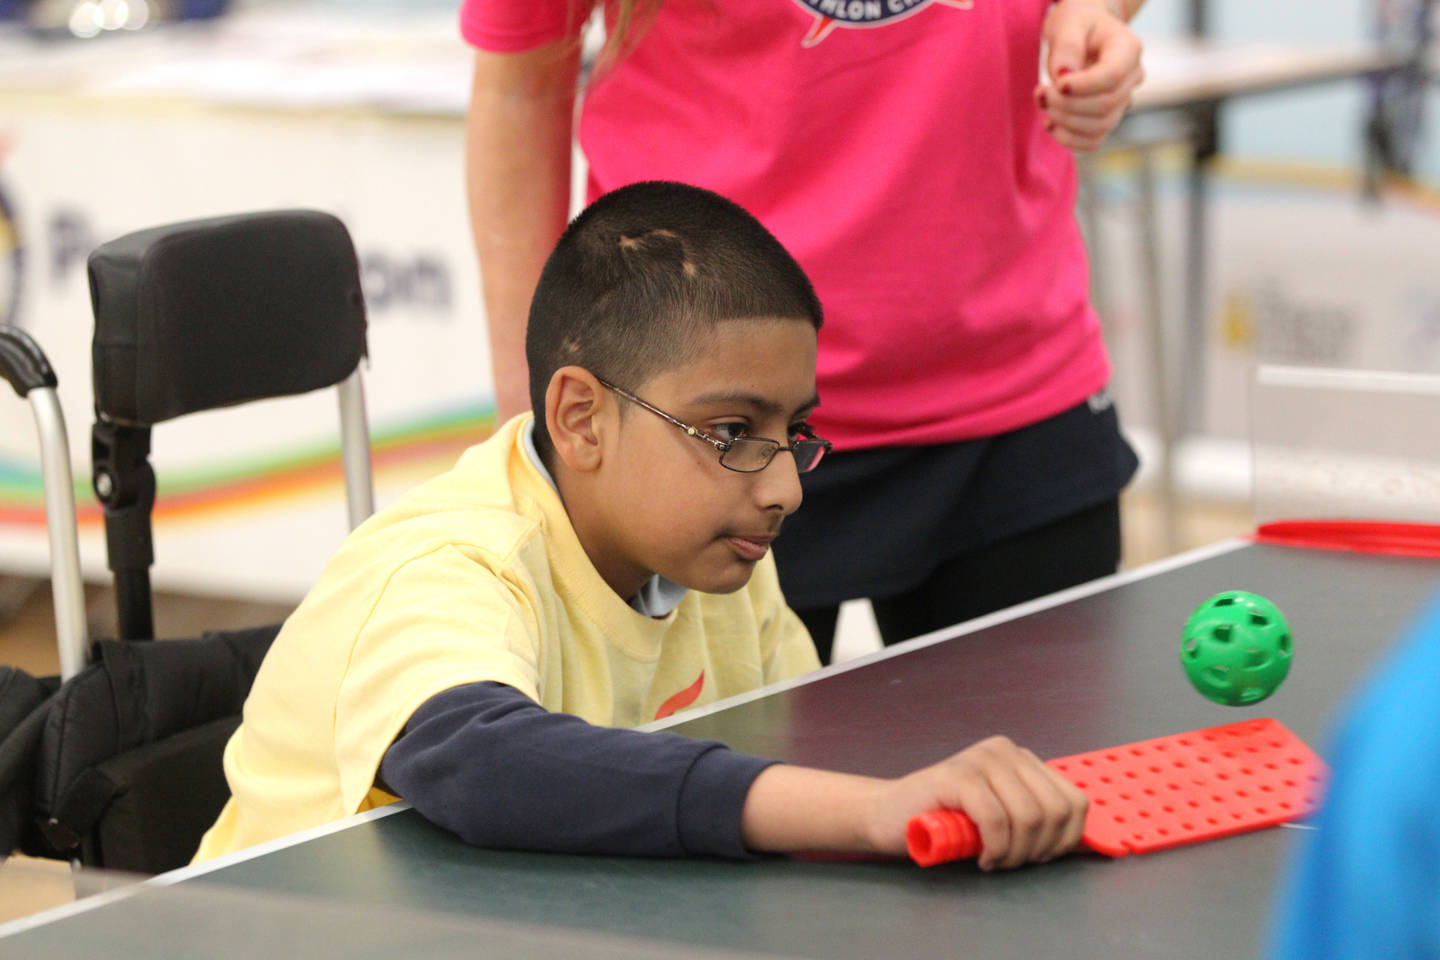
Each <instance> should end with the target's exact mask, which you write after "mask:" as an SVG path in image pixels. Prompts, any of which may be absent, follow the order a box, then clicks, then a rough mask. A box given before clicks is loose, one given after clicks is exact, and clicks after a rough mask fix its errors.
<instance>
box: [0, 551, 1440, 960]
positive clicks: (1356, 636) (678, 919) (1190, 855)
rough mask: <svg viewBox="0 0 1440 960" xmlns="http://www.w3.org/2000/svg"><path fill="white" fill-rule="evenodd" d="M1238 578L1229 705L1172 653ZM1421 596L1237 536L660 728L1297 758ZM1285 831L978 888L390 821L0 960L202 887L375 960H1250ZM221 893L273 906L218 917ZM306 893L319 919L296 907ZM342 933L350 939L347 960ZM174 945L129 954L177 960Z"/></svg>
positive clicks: (920, 746) (957, 875) (1060, 867)
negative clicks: (1276, 722) (1262, 631)
mask: <svg viewBox="0 0 1440 960" xmlns="http://www.w3.org/2000/svg"><path fill="white" fill-rule="evenodd" d="M1235 588H1239V589H1248V590H1253V591H1255V592H1257V593H1261V594H1264V595H1266V596H1268V597H1270V598H1271V599H1272V600H1274V601H1275V602H1276V603H1277V604H1278V605H1279V606H1280V608H1281V609H1282V610H1283V611H1285V613H1286V615H1287V617H1288V619H1289V620H1290V623H1291V626H1292V629H1293V634H1294V637H1295V645H1296V655H1295V661H1294V666H1293V667H1292V670H1291V675H1290V677H1289V678H1288V679H1287V680H1286V682H1285V684H1284V686H1283V687H1282V688H1281V689H1280V690H1279V691H1278V692H1277V693H1276V694H1275V695H1274V696H1273V697H1271V698H1270V699H1269V700H1266V701H1264V702H1263V703H1261V704H1259V705H1257V706H1255V707H1251V708H1244V709H1235V708H1226V707H1221V706H1218V705H1215V704H1212V703H1210V702H1209V701H1207V700H1205V699H1203V698H1202V697H1200V695H1199V694H1197V693H1195V692H1194V691H1193V690H1191V689H1190V687H1189V686H1188V683H1187V681H1186V680H1185V677H1184V675H1183V672H1182V671H1181V669H1180V666H1179V660H1178V650H1179V634H1180V629H1181V626H1182V624H1183V622H1184V620H1185V618H1186V616H1188V614H1189V612H1190V611H1191V609H1193V608H1194V606H1195V605H1196V604H1198V603H1199V602H1200V601H1202V600H1204V599H1205V598H1206V597H1208V596H1210V595H1212V594H1214V593H1217V592H1219V591H1221V590H1226V589H1235ZM1437 589H1440V563H1437V562H1435V561H1426V560H1413V559H1403V558H1383V557H1366V556H1359V555H1354V554H1342V553H1327V552H1319V551H1309V550H1296V549H1287V548H1278V547H1262V546H1245V547H1242V548H1240V549H1237V550H1235V551H1233V552H1228V553H1224V554H1221V555H1218V556H1212V557H1209V558H1206V559H1202V560H1200V561H1198V562H1195V563H1192V564H1188V565H1185V566H1182V567H1179V568H1177V569H1173V570H1169V571H1167V572H1162V573H1159V574H1157V575H1154V576H1149V577H1145V578H1143V579H1138V580H1135V581H1133V582H1128V583H1125V584H1123V585H1121V586H1118V587H1116V588H1114V589H1109V590H1105V591H1103V592H1099V593H1095V594H1093V595H1090V596H1086V597H1083V598H1081V599H1078V600H1074V601H1071V602H1068V603H1065V604H1062V605H1059V606H1054V607H1051V608H1049V609H1044V610H1041V611H1039V612H1035V613H1031V614H1029V615H1027V616H1024V617H1021V618H1019V619H1013V620H1008V621H1005V622H1001V623H998V624H995V625H992V626H989V627H986V628H984V629H982V630H979V631H975V632H969V633H965V634H964V635H961V636H956V637H954V638H952V639H947V640H944V641H943V642H934V643H929V644H928V645H917V647H916V648H914V649H909V650H907V651H905V652H904V653H902V654H900V655H897V656H886V657H883V658H881V659H878V660H875V661H874V662H870V663H868V664H865V665H863V666H860V667H857V668H854V669H844V670H832V671H830V672H827V673H825V674H822V675H820V676H819V677H818V678H817V679H816V680H815V681H813V682H810V683H805V684H802V685H799V686H796V687H793V688H791V689H787V690H783V691H781V692H778V693H774V694H772V695H769V696H766V697H763V698H760V699H756V700H753V701H750V702H747V703H743V704H740V705H738V706H734V707H731V708H729V709H725V710H722V711H719V712H716V713H713V714H711V715H708V716H703V717H700V718H698V719H694V720H691V721H689V722H685V723H681V724H678V725H677V726H675V727H674V729H676V730H679V731H680V732H683V733H687V734H691V735H694V736H702V737H715V738H718V739H721V740H724V741H726V742H728V743H730V744H731V745H732V746H735V747H736V748H739V749H742V750H748V751H752V752H755V753H761V754H766V755H772V756H777V757H780V758H783V759H787V760H792V761H796V762H802V763H809V764H817V765H823V766H827V767H832V768H835V769H842V770H850V771H855V772H863V773H870V774H880V775H893V774H899V773H902V772H905V771H908V770H910V769H913V768H915V767H917V766H920V765H923V764H926V763H929V762H931V761H934V760H936V759H939V758H941V757H943V756H945V755H947V754H948V753H950V752H952V751H953V750H955V749H958V748H960V747H962V746H964V745H966V744H968V743H970V742H972V741H974V740H976V739H978V738H980V737H983V736H985V735H988V734H991V733H996V732H1002V733H1005V734H1007V735H1009V736H1011V737H1012V738H1014V739H1015V740H1017V741H1019V742H1022V743H1024V744H1026V745H1028V746H1030V747H1031V748H1032V749H1034V750H1035V751H1036V752H1037V753H1039V754H1040V755H1041V756H1059V755H1064V754H1070V753H1078V752H1082V751H1086V750H1092V749H1097V748H1101V747H1106V746H1113V745H1117V744H1121V743H1126V742H1129V741H1134V740H1142V739H1148V738H1151V737H1156V736H1163V735H1165V734H1170V733H1177V732H1180V731H1185V730H1191V729H1195V728H1198V727H1204V726H1212V725H1215V724H1220V723H1227V722H1231V721H1234V720H1239V719H1245V718H1250V717H1257V716H1273V717H1276V718H1278V719H1280V720H1281V722H1283V723H1284V724H1285V725H1286V726H1288V727H1289V728H1290V729H1291V730H1293V731H1294V732H1295V733H1296V734H1298V735H1299V736H1300V737H1301V738H1302V739H1305V740H1306V741H1307V742H1309V743H1310V744H1311V745H1312V746H1316V747H1317V748H1318V747H1321V746H1323V743H1324V732H1325V730H1326V728H1327V725H1328V723H1329V721H1330V718H1331V715H1332V712H1333V710H1334V708H1335V707H1336V705H1337V704H1338V703H1340V702H1341V701H1342V700H1343V698H1344V696H1345V695H1346V693H1347V692H1348V691H1349V690H1350V689H1351V688H1352V687H1353V685H1354V684H1355V682H1356V681H1357V680H1358V678H1359V677H1360V676H1361V675H1362V674H1363V673H1364V672H1365V671H1366V670H1367V669H1368V667H1369V666H1370V665H1371V664H1372V663H1373V661H1374V659H1375V658H1376V656H1377V655H1378V654H1379V653H1380V652H1381V651H1382V650H1383V649H1384V648H1386V647H1387V646H1388V645H1390V644H1391V643H1392V642H1393V640H1394V639H1396V638H1397V637H1398V636H1399V635H1401V634H1402V633H1403V631H1404V629H1405V627H1406V626H1407V624H1408V623H1409V622H1410V621H1411V620H1412V618H1413V617H1414V616H1415V615H1416V614H1417V613H1418V611H1419V609H1420V608H1421V606H1422V605H1423V604H1424V602H1425V601H1426V599H1427V598H1428V597H1430V596H1431V595H1433V594H1434V593H1435V592H1436V590H1437ZM1294 836H1295V833H1294V831H1293V830H1290V829H1272V830H1263V831H1259V832H1256V833H1250V834H1245V835H1242V836H1236V837H1231V838H1227V839H1224V840H1219V841H1215V842H1211V843H1204V844H1198V845H1194V846H1188V847H1183V848H1178V849H1175V850H1170V851H1165V852H1161V853H1154V854H1148V855H1144V856H1132V857H1127V858H1124V859H1119V860H1111V859H1107V858H1104V857H1100V856H1098V855H1091V854H1082V855H1074V856H1071V857H1067V858H1064V859H1062V860H1060V861H1056V862H1053V863H1050V864H1047V865H1044V866H1039V867H1031V868H1025V869H1021V870H1018V871H1013V872H1009V873H1001V874H982V873H981V872H979V871H978V870H976V869H975V868H974V866H973V865H971V864H968V863H957V864H948V865H944V866H941V867H935V868H931V869H928V870H922V869H919V868H917V867H914V866H911V865H909V864H908V863H905V862H898V861H854V860H850V861H837V860H820V859H786V858H772V859H764V860H761V861H758V862H752V863H730V862H717V861H704V860H691V861H679V860H676V861H666V860H640V859H623V858H603V857H570V856H557V855H537V854H524V853H504V852H495V851H486V850H478V849H474V848H470V847H466V846H465V845H463V844H461V843H460V842H459V841H457V840H455V839H454V838H453V837H452V836H450V835H448V834H447V833H445V832H444V831H442V830H439V829H438V828H435V827H433V826H431V825H429V824H428V823H426V822H425V821H423V820H422V819H421V818H420V817H419V816H418V815H416V814H415V813H413V812H404V813H399V814H396V815H393V816H388V817H384V818H381V819H377V820H374V821H372V822H369V823H366V824H363V825H361V826H357V827H352V828H349V829H346V830H342V831H339V832H336V833H332V834H330V835H327V836H324V837H320V838H318V839H313V840H310V841H308V842H305V843H303V844H299V845H296V846H291V847H288V848H284V849H281V850H278V851H276V852H272V853H269V854H267V855H265V856H261V857H258V858H255V859H250V860H245V861H242V862H240V863H237V864H233V865H230V866H227V867H225V868H223V869H220V870H217V871H215V872H212V873H208V874H205V875H204V876H203V877H200V878H197V879H192V880H189V881H188V882H185V883H183V884H179V885H177V886H173V887H164V886H157V887H154V888H153V889H149V890H147V891H146V892H145V893H143V894H142V895H140V896H136V897H130V898H126V899H122V900H120V901H118V902H116V903H113V904H109V905H106V906H104V907H101V908H98V909H95V910H91V911H88V912H84V913H80V914H78V915H76V916H73V917H70V918H68V919H65V920H63V921H60V922H57V923H53V924H49V925H46V926H40V927H36V928H34V929H31V930H28V931H25V932H23V933H20V934H18V935H16V936H13V937H11V938H9V939H7V940H0V956H10V955H14V956H33V957H41V956H72V955H74V956H79V955H86V954H85V952H84V951H85V950H86V949H89V948H93V949H95V950H102V949H103V952H104V953H105V954H107V955H119V956H124V955H126V954H124V953H122V952H120V947H119V945H120V944H123V943H125V942H127V941H128V940H131V939H143V938H145V937H149V938H152V939H153V940H154V942H156V943H159V944H170V943H173V944H178V945H180V947H183V946H184V945H185V944H186V943H187V941H186V939H185V938H186V933H185V931H186V930H188V929H190V928H191V927H196V928H205V924H204V923H202V922H201V921H199V920H197V919H196V917H197V911H196V910H195V909H194V908H193V906H192V907H191V908H186V907H185V906H184V903H185V902H186V900H185V898H186V897H189V898H191V899H192V901H193V899H194V898H197V897H200V898H202V900H203V897H204V896H205V892H207V891H212V890H213V891H222V892H216V893H213V894H211V896H215V897H218V899H216V900H215V901H214V902H215V903H216V904H218V905H219V906H218V907H217V909H216V910H214V911H211V912H212V913H214V914H215V916H216V917H217V918H221V919H223V924H222V926H227V927H230V926H235V925H240V926H241V927H244V925H245V924H246V923H247V922H250V923H252V925H254V926H255V927H256V929H257V930H258V929H260V925H259V924H258V921H255V919H254V918H256V917H259V916H262V915H263V916H264V917H265V922H266V923H267V924H269V926H267V927H265V929H272V930H280V931H288V932H286V933H284V935H285V936H289V937H291V938H292V940H291V942H292V943H294V944H297V945H298V944H300V943H302V942H303V943H307V944H310V943H312V942H318V943H327V944H331V945H333V952H334V953H335V955H344V956H347V957H357V956H367V955H376V956H379V955H386V956H394V955H395V951H396V949H397V948H396V942H397V941H398V942H400V943H408V944H410V945H411V946H412V947H413V949H411V950H408V951H407V950H406V949H401V950H400V953H402V954H406V953H408V954H409V955H434V956H442V955H454V954H458V953H466V954H468V955H476V954H478V955H487V954H490V955H495V956H577V957H578V956H651V955H656V956H658V955H659V954H660V952H661V951H664V950H669V951H670V952H671V953H672V955H673V954H674V953H679V954H680V955H698V954H701V953H703V952H705V951H710V950H714V951H721V952H722V953H723V952H729V951H736V952H739V953H741V954H746V955H756V956H758V955H761V954H764V955H781V956H792V957H839V958H847V957H910V956H914V957H935V956H976V957H1026V958H1031V957H1041V956H1064V957H1105V958H1114V957H1120V956H1123V957H1197V958H1199V957H1204V958H1206V960H1209V958H1213V957H1215V956H1217V955H1218V956H1254V955H1256V954H1257V952H1258V951H1259V949H1260V945H1261V943H1262V942H1263V937H1264V933H1265V929H1266V924H1267V921H1268V918H1269V915H1270V905H1271V899H1272V896H1273V891H1274V886H1275V881H1276V877H1277V872H1278V870H1279V868H1280V865H1281V864H1282V862H1283V860H1284V856H1285V853H1286V851H1287V849H1288V847H1289V844H1290V842H1291V840H1292V839H1293V837H1294ZM223 891H229V893H228V894H225V893H223ZM227 896H233V897H238V898H239V900H240V902H241V903H242V904H248V903H250V901H251V900H257V898H264V899H265V902H270V903H274V902H277V900H276V898H279V900H278V902H280V903H286V904H289V905H288V906H287V907H285V908H283V909H278V910H277V909H274V908H272V909H268V910H267V909H265V908H264V906H263V904H261V903H259V902H258V900H257V902H256V904H255V905H253V906H250V907H248V908H247V907H239V908H235V909H233V910H229V909H226V908H224V906H223V905H224V903H225V902H226V899H225V898H226V897H227ZM167 898H174V900H175V903H174V904H173V905H168V906H167ZM247 898H250V899H248V900H247ZM297 898H298V899H297ZM307 898H318V899H319V901H323V902H324V904H331V905H320V906H316V908H315V909H313V910H302V909H300V908H298V907H297V906H296V905H295V904H297V903H301V904H303V903H305V902H308V901H307ZM333 904H339V905H340V906H333ZM337 910H338V911H340V912H339V913H337V912H336V911H337ZM200 912H201V913H203V912H205V911H200ZM167 915H168V916H170V917H172V918H173V919H171V920H167V919H166V917H167ZM346 917H348V918H349V919H348V920H346V919H345V918H346ZM287 918H288V919H287ZM327 918H328V919H327ZM337 918H338V919H337ZM217 922H220V920H219V919H217V920H216V921H214V922H212V923H211V924H210V926H209V927H208V928H207V929H211V930H212V931H213V930H214V928H215V923H217ZM287 924H288V925H287ZM327 924H329V925H331V926H333V927H334V928H335V932H333V933H330V934H326V932H325V931H326V929H327ZM467 924H469V925H471V926H469V927H466V926H465V925H467ZM457 925H459V926H458V927H457ZM529 925H534V927H535V929H531V928H530V927H529ZM542 926H543V927H544V928H545V929H544V930H541V929H538V928H540V927H542ZM457 929H458V930H469V931H470V935H469V936H454V934H455V931H456V930H457ZM366 931H369V932H368V933H367V932H366ZM547 931H548V932H547ZM258 936H260V935H259V934H258V933H252V934H249V935H248V936H247V935H245V934H231V935H229V936H228V937H227V936H223V935H216V934H213V933H212V934H211V935H207V938H206V939H205V940H203V941H196V942H203V943H204V944H205V953H206V955H209V956H217V957H221V956H227V957H228V956H236V957H239V956H242V955H243V956H245V957H246V958H247V960H254V957H255V956H256V948H257V942H258V941H257V940H256V939H255V938H256V937H258ZM557 937H558V938H560V939H559V940H558V941H556V942H548V941H547V938H549V941H555V938H557ZM567 938H568V939H567ZM356 940H360V941H363V942H364V943H365V944H369V945H370V946H371V947H372V949H370V950H369V951H368V952H366V951H365V950H363V949H359V950H358V952H357V947H356V944H355V941H356ZM477 940H478V942H483V944H484V945H485V947H484V949H480V948H479V947H478V944H477ZM193 946H194V943H190V947H191V948H193ZM180 947H177V949H178V950H179V952H176V953H174V954H170V953H167V952H165V951H164V950H161V951H159V952H156V951H155V950H153V949H152V950H151V951H149V955H152V956H168V955H175V956H182V955H192V954H188V953H187V952H186V950H184V949H181V948H180ZM17 951H18V952H17ZM76 951H79V952H76ZM651 951H653V953H652V952H651ZM94 955H98V954H94ZM717 955H718V954H717Z"/></svg>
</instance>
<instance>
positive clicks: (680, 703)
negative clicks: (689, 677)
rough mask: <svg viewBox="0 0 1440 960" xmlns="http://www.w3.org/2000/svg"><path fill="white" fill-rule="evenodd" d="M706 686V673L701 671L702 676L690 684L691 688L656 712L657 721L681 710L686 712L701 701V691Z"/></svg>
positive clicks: (671, 699)
mask: <svg viewBox="0 0 1440 960" xmlns="http://www.w3.org/2000/svg"><path fill="white" fill-rule="evenodd" d="M704 686H705V671H704V670H701V671H700V676H698V677H696V678H695V682H694V683H692V684H690V686H688V687H686V688H685V689H684V690H681V691H680V692H679V693H677V694H675V696H673V697H671V698H670V699H669V700H666V701H665V702H664V703H662V704H660V709H659V710H656V711H655V719H656V720H664V719H665V718H666V717H668V716H670V714H672V713H675V712H677V711H679V710H684V709H685V708H686V707H688V706H690V704H692V703H694V702H695V701H696V700H698V699H700V689H701V688H702V687H704Z"/></svg>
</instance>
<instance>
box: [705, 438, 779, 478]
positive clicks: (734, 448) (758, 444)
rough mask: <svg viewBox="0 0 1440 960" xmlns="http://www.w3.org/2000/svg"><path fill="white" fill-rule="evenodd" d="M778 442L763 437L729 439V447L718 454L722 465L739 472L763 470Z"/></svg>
mask: <svg viewBox="0 0 1440 960" xmlns="http://www.w3.org/2000/svg"><path fill="white" fill-rule="evenodd" d="M779 449H780V444H778V443H776V442H775V441H774V440H766V439H765V438H763V437H741V438H740V439H739V440H732V441H730V449H729V450H726V451H725V452H724V453H723V454H721V455H720V463H721V465H722V466H726V467H729V468H730V469H731V470H738V471H740V472H741V473H753V472H754V471H756V470H764V469H765V468H766V466H768V465H769V463H770V461H771V459H772V458H774V456H775V451H776V450H779Z"/></svg>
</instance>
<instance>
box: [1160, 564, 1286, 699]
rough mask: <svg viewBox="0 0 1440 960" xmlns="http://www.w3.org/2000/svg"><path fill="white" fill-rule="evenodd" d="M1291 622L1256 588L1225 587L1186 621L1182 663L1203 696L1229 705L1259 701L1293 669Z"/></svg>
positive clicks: (1277, 686)
mask: <svg viewBox="0 0 1440 960" xmlns="http://www.w3.org/2000/svg"><path fill="white" fill-rule="evenodd" d="M1292 646H1293V645H1292V642H1291V639H1290V625H1289V624H1288V623H1286V622H1285V615H1284V614H1283V613H1281V612H1280V608H1279V607H1277V606H1275V604H1273V603H1271V602H1270V601H1269V600H1267V599H1266V598H1264V597H1262V596H1260V595H1259V594H1256V593H1247V592H1246V591H1244V590H1227V591H1226V592H1224V593H1217V594H1216V595H1215V596H1213V597H1211V598H1210V599H1209V600H1206V601H1205V602H1204V603H1202V604H1200V606H1198V607H1196V608H1195V612H1194V613H1192V614H1190V619H1188V620H1186V621H1185V630H1184V633H1183V634H1182V635H1181V641H1180V663H1181V664H1182V665H1183V666H1184V667H1185V675H1186V676H1188V677H1189V678H1190V683H1191V684H1193V685H1194V687H1195V689H1196V690H1199V691H1200V693H1201V694H1203V695H1204V696H1205V697H1207V698H1209V699H1211V700H1214V701H1215V702H1216V703H1222V704H1225V705H1227V706H1232V707H1238V706H1248V705H1250V704H1252V703H1259V702H1260V701H1261V700H1264V699H1265V698H1266V697H1268V696H1270V694H1272V693H1274V692H1275V691H1276V690H1277V689H1278V688H1279V687H1280V684H1281V683H1282V682H1283V681H1284V680H1285V675H1286V674H1288V673H1289V672H1290V657H1291V654H1292V652H1293V650H1292Z"/></svg>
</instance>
